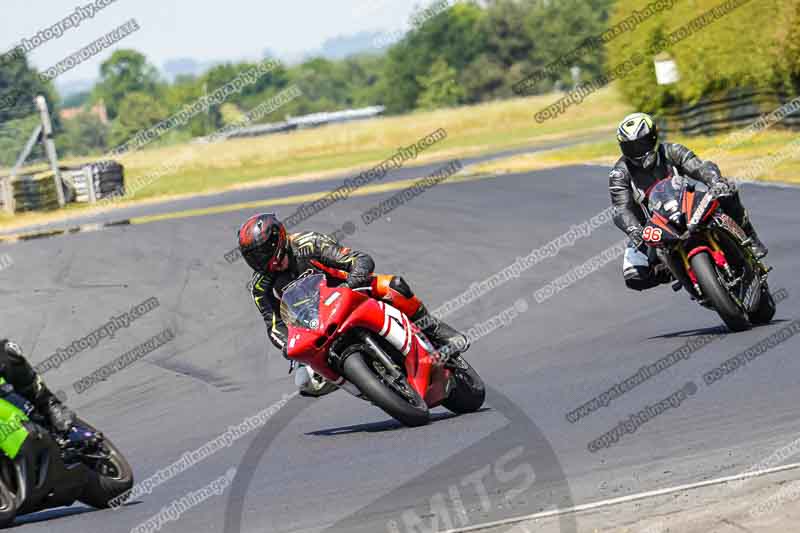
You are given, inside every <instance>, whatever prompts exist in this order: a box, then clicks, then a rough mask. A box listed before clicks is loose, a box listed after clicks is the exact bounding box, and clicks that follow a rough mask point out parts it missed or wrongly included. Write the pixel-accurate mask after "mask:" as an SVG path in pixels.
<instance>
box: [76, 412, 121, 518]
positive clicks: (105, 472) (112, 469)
mask: <svg viewBox="0 0 800 533" xmlns="http://www.w3.org/2000/svg"><path fill="white" fill-rule="evenodd" d="M78 425H81V426H84V427H87V428H89V429H91V430H92V431H96V430H95V428H93V427H92V426H91V425H90V424H87V423H86V422H84V421H82V420H78ZM103 446H104V447H105V449H106V451H107V452H108V459H103V460H98V461H97V462H96V463H95V464H94V465H89V464H87V465H86V466H87V467H89V469H90V473H89V481H88V483H87V484H86V487H85V488H84V489H83V494H81V497H80V498H79V500H80V501H81V502H83V503H85V504H86V505H91V506H92V507H96V508H98V509H107V508H108V507H111V503H112V502H113V501H114V499H115V498H117V497H119V496H122V495H123V494H125V493H126V492H127V491H129V490H130V489H131V488H132V487H133V469H132V468H131V465H129V464H128V461H126V460H125V457H124V456H123V455H122V453H121V452H120V451H119V449H117V447H116V446H114V443H112V442H111V441H110V440H108V438H104V440H103ZM114 503H116V502H114ZM121 503H122V502H120V504H121Z"/></svg>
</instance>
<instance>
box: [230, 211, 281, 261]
mask: <svg viewBox="0 0 800 533" xmlns="http://www.w3.org/2000/svg"><path fill="white" fill-rule="evenodd" d="M286 248H287V241H286V228H285V227H284V225H283V224H282V223H281V221H280V220H278V217H276V216H275V215H273V214H272V213H262V214H260V215H255V216H252V217H250V218H249V219H247V221H246V222H245V223H244V224H242V227H241V228H239V250H240V251H241V252H242V257H244V260H245V261H246V262H247V264H248V265H250V268H252V269H253V270H255V271H256V272H258V273H259V274H267V273H269V272H276V271H277V270H278V267H279V265H280V264H281V263H282V262H283V258H284V257H285V256H286Z"/></svg>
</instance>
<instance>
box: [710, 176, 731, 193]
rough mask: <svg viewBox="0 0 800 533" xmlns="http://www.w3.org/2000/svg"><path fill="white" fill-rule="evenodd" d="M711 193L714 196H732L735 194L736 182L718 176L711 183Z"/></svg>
mask: <svg viewBox="0 0 800 533" xmlns="http://www.w3.org/2000/svg"><path fill="white" fill-rule="evenodd" d="M711 194H712V195H714V197H715V198H724V197H726V196H733V195H734V194H736V184H735V183H733V182H731V181H728V180H726V179H725V178H723V177H719V178H718V179H716V180H715V181H714V183H712V184H711Z"/></svg>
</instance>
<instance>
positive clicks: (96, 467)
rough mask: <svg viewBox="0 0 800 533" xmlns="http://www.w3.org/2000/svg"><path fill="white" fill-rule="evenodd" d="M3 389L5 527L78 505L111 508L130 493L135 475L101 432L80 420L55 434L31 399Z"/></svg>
mask: <svg viewBox="0 0 800 533" xmlns="http://www.w3.org/2000/svg"><path fill="white" fill-rule="evenodd" d="M0 384H2V386H0V527H2V528H6V527H9V526H11V525H12V524H13V523H14V519H15V518H16V517H17V516H19V515H23V514H28V513H34V512H37V511H42V510H44V509H51V508H53V507H61V506H66V505H72V504H73V503H75V502H76V501H80V502H82V503H85V504H87V505H90V506H92V507H97V508H107V507H109V506H110V502H111V501H112V500H113V499H114V498H116V497H118V496H120V495H122V494H123V493H125V492H126V491H128V490H130V488H131V487H132V486H133V471H132V470H131V467H130V465H129V464H128V462H127V461H126V460H125V458H124V457H123V456H122V454H121V453H120V451H119V450H118V449H117V448H116V447H115V446H114V444H113V443H112V442H111V441H110V440H108V439H107V438H106V437H105V436H104V435H103V434H102V433H100V432H99V431H97V430H96V429H95V428H94V427H92V426H91V425H90V424H88V423H86V422H84V421H83V420H80V419H79V420H77V422H76V424H75V426H74V427H73V428H72V430H71V431H70V432H69V433H67V434H66V435H63V436H62V435H53V434H51V433H50V431H48V430H47V429H46V425H45V423H44V422H45V421H44V419H43V417H42V416H41V415H39V414H37V413H36V412H34V410H33V406H32V405H31V404H30V403H29V402H28V401H27V400H25V399H24V398H22V397H21V396H19V395H18V394H16V393H14V392H13V391H12V390H11V389H10V386H9V385H8V384H5V383H4V381H3V380H2V378H0Z"/></svg>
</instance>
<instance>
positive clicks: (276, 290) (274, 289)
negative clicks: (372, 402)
mask: <svg viewBox="0 0 800 533" xmlns="http://www.w3.org/2000/svg"><path fill="white" fill-rule="evenodd" d="M238 238H239V250H240V251H241V253H242V256H243V257H244V259H245V261H246V262H247V264H248V265H249V266H250V268H252V269H253V270H254V271H255V273H254V275H253V280H252V287H253V288H252V294H253V301H254V302H255V304H256V307H257V308H258V310H259V312H260V313H261V316H262V317H263V318H264V321H265V323H266V325H267V329H268V330H269V333H268V336H269V339H270V341H272V344H273V345H275V347H276V348H278V349H279V350H281V351H282V353H283V355H284V357H285V356H286V337H287V334H288V331H287V327H286V324H285V323H284V322H283V320H282V319H281V315H280V301H281V295H282V292H283V289H284V287H286V285H288V284H289V283H291V282H292V281H294V280H295V279H297V277H298V276H299V275H300V274H302V273H304V272H306V271H307V270H309V269H311V270H314V271H317V272H321V273H324V274H326V275H327V276H328V279H329V282H330V283H334V282H336V283H343V284H344V285H346V286H348V287H349V288H351V289H354V290H364V291H368V292H369V293H370V294H371V296H372V297H374V298H377V299H380V300H383V301H386V302H387V303H390V304H391V305H393V306H394V307H397V308H398V309H400V311H402V312H403V313H405V314H406V315H407V316H408V317H409V318H410V319H411V320H412V321H413V322H414V323H416V324H417V325H418V326H419V327H420V329H422V331H423V332H424V333H425V336H426V337H427V338H428V339H429V340H430V341H431V343H432V344H433V345H434V346H435V347H436V348H437V349H440V348H442V347H443V346H447V345H450V346H452V347H455V348H457V352H463V351H466V349H467V348H468V346H469V343H468V339H467V337H466V336H464V335H462V334H461V333H459V332H458V331H456V330H455V329H453V328H452V327H450V326H448V325H447V324H445V323H444V322H442V321H441V320H439V319H437V318H436V317H434V316H433V315H431V314H430V313H429V312H428V310H427V308H426V307H425V306H424V305H423V304H422V302H421V301H420V300H419V298H417V296H416V295H415V294H414V293H413V291H412V290H411V288H410V287H409V285H408V284H407V283H406V281H405V280H404V279H403V278H402V277H400V276H392V275H376V274H374V273H373V270H374V269H375V262H374V261H373V260H372V258H371V257H370V256H369V255H367V254H365V253H364V252H359V251H356V250H352V249H350V248H346V247H344V246H341V245H340V244H339V243H338V242H337V241H336V240H335V239H334V238H333V237H330V236H328V235H325V234H322V233H316V232H312V231H309V232H303V233H294V234H289V235H287V233H286V228H285V227H284V225H283V224H282V223H281V222H280V221H279V220H278V219H277V217H276V216H275V215H274V214H271V213H264V214H260V215H255V216H253V217H250V218H249V219H248V220H247V221H246V222H245V223H244V224H243V225H242V226H241V228H240V229H239V233H238ZM332 273H339V274H341V275H346V276H347V278H346V279H345V280H342V279H336V278H332V277H331V274H332ZM345 273H346V274H345ZM457 356H458V353H455V354H454V355H453V356H452V357H457ZM295 382H296V383H297V385H298V386H299V387H300V392H301V394H303V395H304V396H322V395H323V394H327V393H329V392H332V391H334V390H336V387H335V386H334V385H333V384H330V383H327V382H325V381H324V379H323V378H322V376H319V375H318V374H316V373H314V372H313V371H311V370H310V369H308V368H306V367H301V368H300V369H299V370H298V372H297V374H296V376H295Z"/></svg>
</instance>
